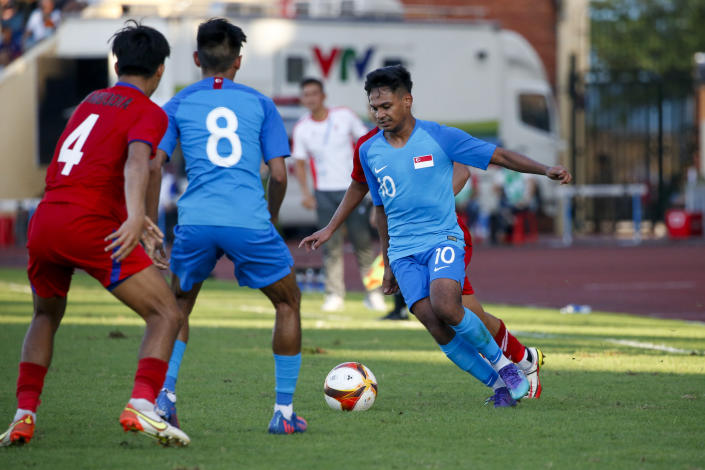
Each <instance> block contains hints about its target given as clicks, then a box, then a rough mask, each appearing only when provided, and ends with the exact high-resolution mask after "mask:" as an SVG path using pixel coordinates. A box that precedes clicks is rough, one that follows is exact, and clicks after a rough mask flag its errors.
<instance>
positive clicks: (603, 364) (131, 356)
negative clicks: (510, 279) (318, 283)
mask: <svg viewBox="0 0 705 470" xmlns="http://www.w3.org/2000/svg"><path fill="white" fill-rule="evenodd" d="M321 302H322V297H321V296H320V295H314V294H306V295H304V299H303V305H302V316H303V326H304V358H303V365H302V370H301V375H300V378H299V383H298V387H297V393H296V397H295V406H296V410H297V411H298V412H299V413H301V415H303V416H305V417H306V418H307V419H308V421H309V431H308V432H307V433H306V434H304V435H296V436H270V435H268V434H267V433H266V425H267V423H268V421H269V418H270V416H271V406H272V403H273V399H274V392H273V389H274V377H273V361H272V357H271V351H270V348H269V344H270V340H271V326H272V321H273V309H272V308H271V306H270V305H269V304H268V301H267V300H266V299H265V298H264V296H263V295H261V294H260V293H259V292H256V291H252V290H248V289H240V288H237V287H236V286H235V285H234V284H233V283H227V282H218V281H209V282H207V283H206V286H205V288H204V290H203V291H202V293H201V295H200V298H199V301H198V303H197V305H196V309H195V311H194V313H193V315H192V330H191V341H190V342H189V347H188V349H187V352H186V357H185V360H184V363H183V366H182V369H181V374H180V377H179V385H178V388H179V416H180V418H181V422H182V425H183V427H184V430H185V431H186V432H187V433H188V434H189V435H190V437H191V439H192V445H191V446H190V447H188V448H184V449H164V448H161V447H159V446H157V445H155V444H154V443H152V442H151V441H149V440H148V439H146V438H144V437H142V436H138V435H132V434H129V435H128V434H124V433H123V432H122V430H121V429H120V427H119V424H118V423H117V418H118V416H119V414H120V410H121V408H122V406H123V405H124V403H125V402H126V401H127V399H128V398H129V393H130V390H131V385H132V377H133V374H134V369H135V366H136V354H137V348H138V345H139V343H140V340H141V334H142V324H141V320H140V319H139V318H138V317H137V316H136V315H135V314H134V313H132V312H131V311H129V310H128V309H127V308H125V307H123V306H122V305H120V304H119V303H118V302H117V301H116V300H115V299H113V298H112V296H111V295H110V294H109V293H107V292H105V291H104V290H103V289H102V288H101V287H100V285H99V284H98V283H97V282H95V281H94V280H92V279H90V278H88V277H86V276H85V275H76V276H75V278H74V281H73V285H72V290H71V292H70V293H69V306H68V309H67V313H66V316H65V318H64V322H63V325H62V327H61V328H60V330H59V332H58V334H57V338H56V345H55V355H54V362H53V364H52V366H51V370H50V372H49V374H48V375H47V378H46V384H45V388H44V393H43V395H42V401H43V404H42V405H41V407H40V409H39V420H38V423H39V424H38V427H37V432H36V434H35V437H34V440H33V441H32V442H31V443H30V444H29V445H28V446H25V447H23V448H7V449H0V469H6V468H52V469H63V468H66V469H69V468H70V469H77V468H100V469H111V468H115V469H121V470H124V469H128V468H140V469H147V468H150V469H172V470H175V469H200V470H210V469H231V468H243V469H255V468H261V469H274V468H297V469H298V468H300V469H358V468H374V469H377V468H380V469H397V468H398V469H411V468H413V469H424V468H431V469H436V468H437V469H457V468H498V469H504V468H518V469H524V468H526V469H530V468H531V469H533V468H559V469H564V468H571V469H572V468H594V469H604V468H610V469H611V468H619V469H622V468H668V469H698V468H699V469H703V468H705V450H704V449H703V436H704V435H705V433H704V431H705V425H704V424H703V423H704V422H705V387H704V386H705V358H703V352H704V351H705V326H704V325H702V324H694V323H687V322H681V321H667V320H658V319H652V318H642V317H636V316H628V315H618V314H608V313H593V314H591V315H561V314H559V313H558V312H557V311H553V310H546V309H533V308H520V307H508V306H500V305H487V306H486V307H487V310H488V311H490V312H492V313H494V314H496V315H499V316H501V317H502V318H503V319H504V320H505V322H506V323H507V325H509V326H510V329H512V330H513V331H515V332H516V333H517V336H518V337H519V339H520V340H522V341H523V342H525V343H527V344H532V345H538V346H541V347H542V348H544V351H545V352H546V354H547V360H546V365H545V367H544V369H543V372H542V381H543V386H544V394H543V396H542V398H541V399H540V400H524V401H523V402H522V403H521V404H520V405H519V406H518V407H517V408H515V409H501V410H495V409H493V408H490V407H484V406H482V404H483V401H484V399H485V397H486V396H487V395H488V390H487V389H486V388H484V387H483V386H481V385H479V384H478V383H477V382H475V381H473V380H472V379H471V378H470V377H469V376H468V375H467V374H464V373H462V372H460V371H459V370H458V369H457V368H455V366H453V365H452V364H451V363H450V362H449V361H448V360H447V359H445V357H444V356H443V355H442V353H441V352H440V351H439V350H438V348H437V347H436V346H435V344H434V343H433V341H432V340H431V338H430V336H429V335H428V334H427V333H426V332H425V331H424V330H423V329H422V328H421V327H420V325H419V324H418V323H417V322H416V321H413V320H412V321H409V322H390V323H386V322H379V321H376V317H377V316H378V314H376V313H372V312H368V311H367V310H365V309H364V308H363V307H362V302H361V296H360V294H357V295H355V294H351V295H350V296H349V302H348V303H347V306H346V310H345V311H344V312H341V313H338V314H335V315H327V314H323V313H321V312H320V310H319V308H320V306H321ZM30 317H31V295H30V293H29V290H28V288H27V283H26V277H25V274H24V272H22V271H19V270H10V269H0V354H2V357H3V358H4V359H5V360H4V361H2V362H1V363H0V412H1V413H2V416H5V418H2V419H4V420H5V422H9V420H10V418H11V417H12V415H13V413H14V409H15V406H16V404H15V398H14V393H15V387H14V384H15V380H16V378H17V362H18V360H19V351H20V346H21V343H22V338H23V336H24V333H25V330H26V328H27V324H28V323H29V320H30ZM116 330H118V331H120V332H122V333H123V334H124V335H125V336H126V337H125V338H122V339H113V338H111V337H110V333H111V332H113V331H116ZM625 340H626V341H630V342H632V343H629V344H632V345H631V346H630V345H626V344H624V343H620V342H619V341H625ZM634 342H636V343H634ZM650 345H656V346H657V347H661V346H665V347H670V348H673V350H674V351H680V352H664V351H660V350H655V349H648V348H647V346H650ZM349 360H355V361H361V362H364V363H365V364H366V365H367V366H368V367H370V368H371V369H372V371H373V372H374V373H375V375H376V376H377V379H378V381H379V390H380V394H379V396H378V399H377V402H376V403H375V405H374V406H373V407H372V409H371V410H369V411H367V412H364V413H342V412H336V411H333V410H331V409H329V408H328V407H327V406H326V404H325V402H324V400H323V393H322V381H323V379H324V377H325V376H326V374H327V373H328V371H329V370H330V369H331V368H332V367H333V366H335V365H336V364H338V363H340V362H343V361H349ZM3 424H4V423H3Z"/></svg>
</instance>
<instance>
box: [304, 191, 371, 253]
mask: <svg viewBox="0 0 705 470" xmlns="http://www.w3.org/2000/svg"><path fill="white" fill-rule="evenodd" d="M368 191H369V188H368V187H367V185H366V184H364V183H360V182H358V181H355V180H352V181H351V182H350V185H349V186H348V189H347V190H346V191H345V196H343V200H342V201H341V202H340V205H338V208H337V209H336V210H335V213H334V214H333V217H331V219H330V222H328V225H326V226H325V227H323V228H322V229H320V230H318V231H317V232H314V233H312V234H311V235H309V236H308V237H306V238H304V239H303V240H301V243H299V248H301V247H302V246H305V247H306V250H315V249H316V248H318V247H319V246H321V245H323V244H324V243H325V242H327V241H328V240H329V239H330V237H331V236H332V235H333V234H334V233H335V231H336V230H338V228H340V226H341V225H343V222H345V219H347V218H348V216H349V215H350V214H351V213H352V211H353V210H355V208H356V207H357V206H358V205H359V204H360V203H361V202H362V200H363V199H364V198H365V195H366V194H367V192H368Z"/></svg>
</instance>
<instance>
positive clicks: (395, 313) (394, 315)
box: [380, 309, 409, 320]
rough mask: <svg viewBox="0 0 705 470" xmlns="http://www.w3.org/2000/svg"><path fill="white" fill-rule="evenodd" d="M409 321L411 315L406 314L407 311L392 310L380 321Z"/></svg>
mask: <svg viewBox="0 0 705 470" xmlns="http://www.w3.org/2000/svg"><path fill="white" fill-rule="evenodd" d="M408 319H409V314H408V313H406V309H402V310H392V311H391V312H389V313H388V314H386V315H385V316H383V317H382V318H380V320H408Z"/></svg>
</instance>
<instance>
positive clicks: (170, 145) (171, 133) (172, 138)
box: [159, 97, 179, 158]
mask: <svg viewBox="0 0 705 470" xmlns="http://www.w3.org/2000/svg"><path fill="white" fill-rule="evenodd" d="M178 107H179V100H178V98H177V97H174V98H172V99H170V100H169V102H168V103H167V104H165V105H164V108H163V109H164V112H165V113H166V115H167V118H168V121H169V123H168V125H167V128H166V133H165V134H164V137H163V138H162V141H161V142H160V143H159V150H162V151H164V153H166V155H167V157H169V158H171V154H172V153H173V152H174V148H176V141H177V140H178V138H179V126H178V125H177V124H176V110H177V109H178Z"/></svg>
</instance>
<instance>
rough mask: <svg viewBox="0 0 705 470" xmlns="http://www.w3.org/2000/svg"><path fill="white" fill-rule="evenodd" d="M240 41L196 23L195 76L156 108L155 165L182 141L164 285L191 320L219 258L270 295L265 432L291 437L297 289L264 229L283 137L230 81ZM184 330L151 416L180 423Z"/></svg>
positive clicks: (280, 248)
mask: <svg viewBox="0 0 705 470" xmlns="http://www.w3.org/2000/svg"><path fill="white" fill-rule="evenodd" d="M245 40H246V37H245V34H244V33H243V31H242V30H241V29H240V28H239V27H237V26H235V25H233V24H231V23H229V22H228V21H227V20H224V19H212V20H209V21H206V22H204V23H202V24H201V25H200V26H199V28H198V36H197V44H198V50H197V51H196V52H195V53H194V62H195V64H196V66H198V67H200V68H201V73H202V77H203V78H202V79H201V80H200V81H198V82H196V83H194V84H192V85H190V86H188V87H186V88H185V89H183V90H182V91H181V92H179V93H178V94H177V95H176V96H174V97H173V98H172V99H171V100H170V101H169V102H168V103H167V104H166V105H165V106H164V110H165V111H166V113H167V115H168V116H169V127H168V129H167V132H166V134H165V136H164V139H163V140H162V142H161V144H160V145H159V150H160V151H159V154H158V156H157V158H158V161H157V162H156V163H155V164H161V162H163V161H164V160H165V159H166V158H167V156H168V155H171V153H172V152H173V150H174V147H175V146H176V141H177V140H179V141H180V142H181V149H182V151H183V155H184V160H185V162H186V176H187V178H188V187H187V189H186V192H185V193H184V195H183V196H181V198H180V199H179V201H178V210H179V224H178V226H177V227H176V229H175V234H174V235H175V239H174V246H173V248H172V252H171V270H172V272H173V277H172V289H173V291H174V293H175V294H176V298H177V301H178V303H179V306H180V307H181V308H182V310H183V311H184V313H185V314H186V315H188V314H190V312H191V310H192V309H193V306H194V303H195V302H196V297H197V296H198V292H199V290H200V288H201V285H202V283H203V281H204V280H205V279H206V278H207V277H208V276H209V275H210V273H211V271H212V270H213V267H214V266H215V264H216V261H217V260H218V259H219V258H220V257H221V256H222V255H226V256H227V257H228V258H229V259H230V260H231V261H232V262H233V264H234V265H235V276H236V277H237V279H238V282H239V283H240V285H245V286H248V287H252V288H255V289H260V290H261V291H262V292H263V293H264V294H265V295H266V296H267V297H268V298H269V300H270V301H271V302H272V304H273V305H274V307H275V310H276V317H275V323H274V332H273V337H272V350H273V352H274V369H275V381H276V403H275V405H274V415H273V417H272V420H271V422H270V424H269V432H270V433H273V434H292V433H295V432H304V431H305V430H306V426H307V424H306V421H305V420H304V419H303V418H301V417H299V416H297V415H296V413H294V411H293V404H292V403H293V395H294V390H295V388H296V381H297V379H298V375H299V368H300V366H301V319H300V303H301V293H300V291H299V288H298V286H297V285H296V281H295V277H294V273H293V270H292V266H293V264H294V262H293V258H292V257H291V253H289V249H288V248H287V246H286V244H285V243H284V241H283V240H282V238H281V237H280V236H279V234H278V233H277V231H276V229H275V228H274V225H273V224H272V222H273V221H275V220H276V218H277V215H278V213H279V208H280V206H281V202H282V199H283V198H284V193H285V191H286V182H287V174H286V166H285V164H284V158H285V157H287V156H289V153H290V152H289V141H288V137H287V134H286V131H285V129H284V124H283V122H282V119H281V116H279V113H278V112H277V110H276V108H275V106H274V103H273V102H272V100H271V99H269V98H267V97H266V96H264V95H262V94H261V93H259V92H257V91H256V90H254V89H252V88H249V87H246V86H243V85H240V84H237V83H234V82H233V79H234V78H235V74H236V73H237V71H238V69H239V68H240V61H241V58H242V56H241V55H240V49H241V46H242V43H243V42H245ZM263 159H264V162H265V163H266V164H267V165H268V166H269V171H270V180H269V185H268V188H267V191H268V194H267V196H268V197H267V199H265V197H264V190H263V188H262V183H261V181H260V163H261V162H262V160H263ZM152 212H155V209H153V210H152ZM150 215H153V214H150ZM188 333H189V328H188V323H186V324H185V325H184V327H183V328H182V329H181V331H180V332H179V336H178V339H177V341H176V343H175V345H174V350H173V353H172V356H171V360H170V361H169V369H168V371H167V377H166V381H165V382H164V388H163V389H162V392H161V393H160V395H159V398H158V400H157V411H158V412H159V413H160V414H161V415H162V416H164V417H165V418H166V419H168V420H170V422H172V423H178V421H177V420H176V408H175V402H176V394H175V386H176V379H177V377H178V371H179V367H180V364H181V360H182V358H183V354H184V350H185V348H186V342H187V341H188Z"/></svg>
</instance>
